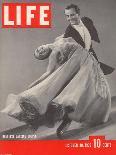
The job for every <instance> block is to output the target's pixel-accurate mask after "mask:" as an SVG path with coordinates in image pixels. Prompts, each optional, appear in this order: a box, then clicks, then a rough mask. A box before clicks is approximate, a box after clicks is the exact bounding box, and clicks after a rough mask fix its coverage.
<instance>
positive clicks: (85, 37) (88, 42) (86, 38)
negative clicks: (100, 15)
mask: <svg viewBox="0 0 116 155" xmlns="http://www.w3.org/2000/svg"><path fill="white" fill-rule="evenodd" d="M73 27H74V28H75V29H76V30H77V31H78V32H79V34H80V35H81V37H82V39H83V41H84V43H85V49H86V50H87V51H89V49H90V46H91V36H90V33H89V31H88V29H87V28H86V27H85V25H84V24H83V22H82V21H81V20H80V23H79V24H78V25H73Z"/></svg>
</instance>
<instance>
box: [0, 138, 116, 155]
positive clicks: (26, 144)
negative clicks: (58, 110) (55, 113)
mask: <svg viewBox="0 0 116 155" xmlns="http://www.w3.org/2000/svg"><path fill="white" fill-rule="evenodd" d="M36 154H37V155H52V154H53V155H55V154H59V155H77V154H78V155H85V154H86V155H98V154H99V155H114V154H116V141H115V140H105V137H103V136H93V137H90V139H89V140H48V141H46V140H31V141H27V140H25V141H19V140H17V141H16V140H14V141H13V140H11V141H7V140H6V141H0V155H36Z"/></svg>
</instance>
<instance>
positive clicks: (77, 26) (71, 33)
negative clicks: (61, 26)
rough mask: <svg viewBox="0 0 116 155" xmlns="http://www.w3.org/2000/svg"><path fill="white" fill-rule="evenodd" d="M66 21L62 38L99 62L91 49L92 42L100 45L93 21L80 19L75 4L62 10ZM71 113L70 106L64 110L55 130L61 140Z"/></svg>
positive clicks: (108, 70)
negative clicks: (71, 40) (70, 38)
mask: <svg viewBox="0 0 116 155" xmlns="http://www.w3.org/2000/svg"><path fill="white" fill-rule="evenodd" d="M64 13H65V16H66V19H67V21H68V22H69V25H68V27H67V28H66V30H65V33H64V34H63V35H62V37H64V38H68V37H72V38H73V39H74V40H75V41H76V42H77V43H79V44H80V45H81V46H82V47H83V48H85V49H86V50H87V51H88V52H90V53H91V54H92V55H93V56H94V57H95V58H96V60H97V61H98V62H99V60H98V58H97V56H96V53H95V52H94V49H93V48H92V40H93V41H96V42H97V43H100V39H99V36H98V33H97V30H96V28H95V26H94V24H93V21H92V20H91V19H90V18H88V17H82V18H81V17H80V9H79V7H78V6H77V5H75V4H70V5H68V6H67V7H66V8H65V10H64ZM99 63H100V67H101V69H102V70H103V72H104V74H110V73H112V72H113V70H114V68H112V67H110V66H108V65H106V64H104V63H102V62H99ZM72 111H73V108H72V107H71V106H68V107H66V108H65V115H64V117H63V121H62V123H61V125H60V126H59V127H58V129H57V136H58V137H59V138H62V135H63V133H64V132H65V131H66V130H67V128H68V127H69V125H70V124H71V121H72V120H70V118H69V117H68V114H69V113H70V112H72Z"/></svg>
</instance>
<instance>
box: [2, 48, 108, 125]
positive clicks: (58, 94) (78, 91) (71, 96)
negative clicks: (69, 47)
mask: <svg viewBox="0 0 116 155" xmlns="http://www.w3.org/2000/svg"><path fill="white" fill-rule="evenodd" d="M51 101H53V102H55V103H57V104H60V105H62V106H63V107H66V106H68V105H70V106H72V107H73V108H74V112H72V113H70V114H69V117H70V118H71V119H72V120H75V121H77V122H82V121H83V122H84V121H85V122H87V123H95V122H106V121H107V120H108V117H109V113H110V107H111V96H110V90H109V86H108V83H107V81H106V79H105V77H104V75H103V72H102V71H101V69H100V67H99V64H98V63H97V61H96V60H95V59H94V57H93V56H92V55H90V54H89V53H87V52H86V51H85V50H84V49H82V48H78V49H77V50H76V51H75V52H74V53H73V55H72V56H71V57H70V59H69V60H68V61H67V62H65V63H64V64H63V65H61V66H60V67H59V68H58V69H57V70H56V71H54V72H53V73H52V74H51V75H50V76H49V77H47V78H46V79H45V80H44V81H42V82H41V83H40V84H38V85H36V86H34V87H32V88H31V89H29V90H26V91H24V92H22V93H20V94H18V95H13V94H11V95H9V96H8V99H7V104H6V108H5V109H3V110H2V112H6V113H8V114H10V115H16V114H18V113H20V112H21V111H22V110H21V108H20V105H19V103H21V102H27V103H31V104H33V105H34V106H35V107H36V109H37V110H38V112H39V114H40V115H43V114H45V113H46V111H47V107H48V104H49V103H50V102H51Z"/></svg>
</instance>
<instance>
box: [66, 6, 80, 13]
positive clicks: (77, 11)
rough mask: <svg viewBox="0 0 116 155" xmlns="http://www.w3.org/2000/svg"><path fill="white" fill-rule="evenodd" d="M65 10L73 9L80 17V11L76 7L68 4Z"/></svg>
mask: <svg viewBox="0 0 116 155" xmlns="http://www.w3.org/2000/svg"><path fill="white" fill-rule="evenodd" d="M65 9H66V10H69V9H75V11H76V13H77V14H79V15H80V9H79V7H78V5H75V4H70V5H68V6H67V7H66V8H65Z"/></svg>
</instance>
